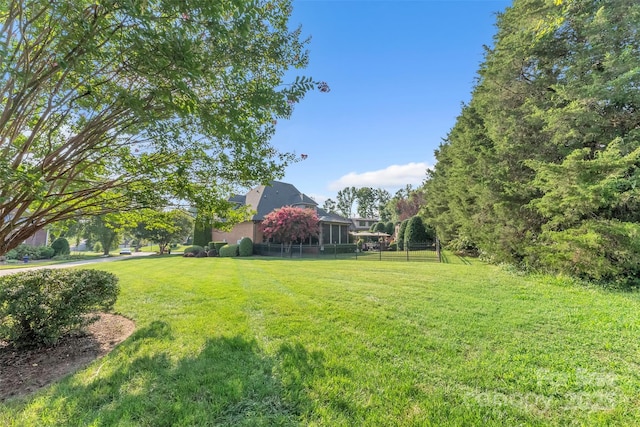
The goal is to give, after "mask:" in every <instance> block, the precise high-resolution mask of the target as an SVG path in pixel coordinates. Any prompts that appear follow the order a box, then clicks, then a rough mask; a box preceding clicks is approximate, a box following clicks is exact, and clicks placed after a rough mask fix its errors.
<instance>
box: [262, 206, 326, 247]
mask: <svg viewBox="0 0 640 427" xmlns="http://www.w3.org/2000/svg"><path fill="white" fill-rule="evenodd" d="M318 224H319V219H318V215H317V214H316V211H315V210H314V209H305V208H297V207H293V206H283V207H281V208H279V209H276V210H274V211H273V212H270V213H269V214H267V215H265V217H264V219H263V220H262V223H261V227H262V232H263V233H264V235H265V236H266V237H268V238H273V239H274V240H275V241H276V242H281V243H288V244H291V243H292V242H294V241H296V240H300V241H304V240H306V239H308V238H310V237H317V236H318V234H319V233H320V229H319V226H318Z"/></svg>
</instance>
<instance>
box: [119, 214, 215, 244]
mask: <svg viewBox="0 0 640 427" xmlns="http://www.w3.org/2000/svg"><path fill="white" fill-rule="evenodd" d="M132 220H133V221H135V223H136V226H135V228H133V229H132V230H131V232H132V234H133V235H134V236H135V237H136V239H139V240H149V241H151V242H153V243H156V244H158V247H159V249H160V253H161V254H163V253H165V251H166V250H167V247H168V246H169V245H170V244H171V243H182V242H184V241H186V240H187V238H188V237H189V236H190V235H191V233H192V231H193V224H194V220H193V218H192V216H191V215H190V214H189V213H187V212H185V211H182V210H179V209H174V210H172V211H154V210H151V209H145V210H142V211H139V212H136V213H134V214H133V218H132ZM210 239H211V234H209V240H210ZM207 243H208V242H207Z"/></svg>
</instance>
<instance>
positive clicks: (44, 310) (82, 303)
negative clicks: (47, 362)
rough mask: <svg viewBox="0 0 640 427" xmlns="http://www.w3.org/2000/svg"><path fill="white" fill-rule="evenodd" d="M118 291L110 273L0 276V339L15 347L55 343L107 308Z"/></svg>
mask: <svg viewBox="0 0 640 427" xmlns="http://www.w3.org/2000/svg"><path fill="white" fill-rule="evenodd" d="M119 292H120V288H119V286H118V278H117V276H115V275H114V274H113V273H109V272H106V271H100V270H70V269H56V270H53V269H44V270H34V271H28V272H24V273H18V274H12V275H9V276H3V277H0V319H2V322H0V339H2V340H5V341H7V342H9V343H11V344H12V345H14V346H15V347H22V346H32V345H52V344H55V343H56V342H57V341H58V340H59V339H60V338H61V337H62V336H64V335H65V334H67V333H69V332H71V331H73V330H77V329H79V328H81V327H83V326H86V325H88V324H90V323H92V322H94V321H95V320H97V316H95V315H93V316H92V315H91V313H95V312H97V311H106V310H110V309H112V308H113V305H114V304H115V302H116V299H117V297H118V293H119Z"/></svg>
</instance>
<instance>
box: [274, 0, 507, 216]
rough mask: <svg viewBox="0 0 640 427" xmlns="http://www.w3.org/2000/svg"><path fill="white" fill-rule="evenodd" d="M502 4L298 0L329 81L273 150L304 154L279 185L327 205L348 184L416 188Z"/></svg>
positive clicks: (284, 128)
mask: <svg viewBox="0 0 640 427" xmlns="http://www.w3.org/2000/svg"><path fill="white" fill-rule="evenodd" d="M510 4H511V1H504V0H502V1H498V0H475V1H474V0H449V1H442V0H440V1H438V0H416V1H398V0H396V1H391V0H388V1H373V0H338V1H335V0H294V2H293V14H292V18H291V21H290V22H291V25H292V26H297V25H301V26H302V34H303V35H304V36H305V37H306V36H310V37H311V41H310V44H309V45H308V49H309V55H310V60H309V66H308V67H307V68H306V69H304V70H296V71H295V74H298V75H304V76H311V77H313V78H314V79H315V80H322V81H326V82H327V83H328V84H329V86H330V87H331V92H329V93H320V92H318V91H314V92H311V93H309V94H308V95H307V96H306V97H305V99H304V100H303V101H302V102H301V103H300V104H299V105H297V106H296V109H295V111H294V113H293V115H292V117H291V119H289V120H280V121H279V122H278V125H277V127H276V134H275V136H274V138H273V139H272V143H273V145H274V146H275V147H276V148H278V149H280V150H281V151H288V152H295V153H296V154H298V155H299V154H306V155H307V156H308V157H307V158H306V160H304V161H301V162H298V163H296V164H293V165H291V166H289V167H288V168H287V170H286V175H285V177H284V178H283V179H282V180H283V181H285V182H289V183H291V184H294V185H295V186H296V187H297V188H298V189H299V190H300V191H302V192H303V193H305V194H307V195H309V196H311V197H313V198H314V199H315V200H316V202H318V203H319V204H320V205H322V204H323V203H324V201H325V199H327V198H332V199H334V200H336V194H337V192H338V190H341V189H342V188H344V187H348V186H355V187H362V186H368V187H374V188H379V187H380V188H385V189H387V190H388V191H389V192H390V193H391V194H392V195H393V194H394V193H395V192H396V191H397V189H399V188H403V187H404V186H405V185H406V184H411V185H413V186H414V187H416V186H418V185H419V184H420V183H421V182H422V181H423V180H424V178H425V177H426V168H427V167H429V166H431V165H433V164H434V163H435V158H434V150H435V149H437V148H438V145H439V144H440V142H441V141H442V139H443V138H445V137H446V135H447V133H448V132H449V130H450V129H451V127H452V126H453V125H454V123H455V119H456V117H457V116H458V114H459V113H460V109H461V105H462V103H463V102H468V101H469V99H470V95H471V91H472V89H473V85H474V82H475V78H476V76H477V70H478V67H479V65H480V63H481V62H482V60H483V52H484V50H483V45H491V44H492V41H493V36H494V34H495V32H496V28H495V20H496V16H495V14H496V12H501V11H504V9H505V8H506V7H508V6H509V5H510Z"/></svg>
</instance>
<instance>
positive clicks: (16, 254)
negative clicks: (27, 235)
mask: <svg viewBox="0 0 640 427" xmlns="http://www.w3.org/2000/svg"><path fill="white" fill-rule="evenodd" d="M54 254H55V251H54V249H53V248H51V247H49V246H31V245H25V244H22V245H20V246H18V247H17V248H15V249H11V250H10V251H9V252H7V254H6V258H7V259H22V258H24V257H25V256H28V257H29V259H49V258H51V257H53V256H54Z"/></svg>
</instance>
